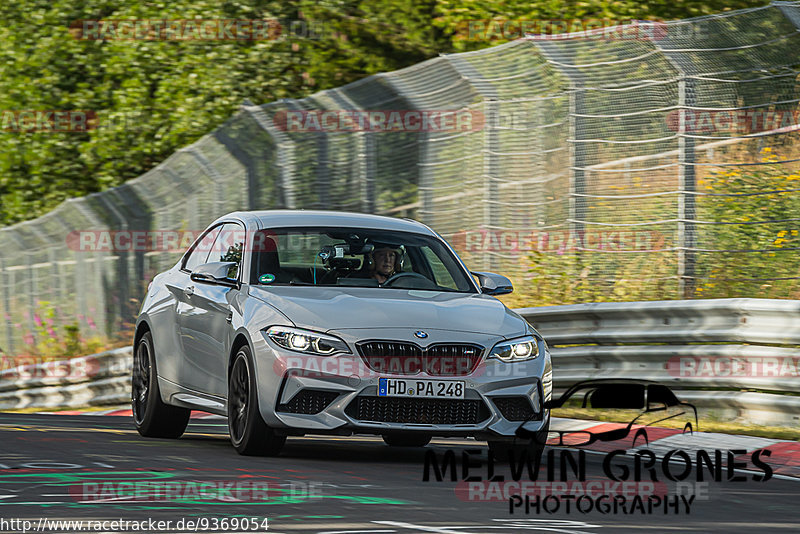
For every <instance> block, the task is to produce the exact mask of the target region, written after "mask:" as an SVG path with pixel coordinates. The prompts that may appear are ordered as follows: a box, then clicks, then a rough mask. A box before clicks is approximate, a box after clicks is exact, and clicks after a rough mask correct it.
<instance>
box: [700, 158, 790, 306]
mask: <svg viewBox="0 0 800 534" xmlns="http://www.w3.org/2000/svg"><path fill="white" fill-rule="evenodd" d="M760 156H761V157H760V162H761V163H764V164H765V165H762V166H758V167H744V168H736V169H730V168H725V170H718V171H715V172H711V173H710V174H709V175H708V176H706V177H705V178H703V179H701V180H699V181H698V189H699V191H702V192H706V193H711V195H710V196H705V197H701V199H700V201H699V202H698V218H699V219H701V220H712V221H726V222H727V223H728V224H722V225H714V226H712V227H711V228H709V229H707V230H706V232H707V233H708V237H707V243H709V244H710V245H711V247H710V248H712V249H714V250H718V251H721V252H717V253H714V254H713V256H712V255H709V257H708V258H701V261H699V262H698V264H699V265H700V266H701V271H700V272H699V273H698V274H699V277H700V278H701V279H703V280H704V282H703V283H702V284H700V285H698V287H697V288H696V290H695V294H696V296H698V297H715V298H719V297H735V296H744V295H747V296H755V295H758V296H761V297H771V298H798V297H800V280H797V277H798V272H797V250H798V248H800V236H798V232H799V231H800V221H798V213H800V196H798V194H797V192H796V191H797V190H798V189H800V171H797V170H794V171H792V170H791V169H790V168H789V167H788V166H787V165H785V164H776V163H774V162H776V161H779V160H781V159H787V157H786V155H785V154H782V155H781V156H778V155H777V154H776V153H775V152H774V151H773V148H771V147H765V148H763V149H762V150H761V153H760ZM701 245H702V244H701ZM743 258H746V261H743Z"/></svg>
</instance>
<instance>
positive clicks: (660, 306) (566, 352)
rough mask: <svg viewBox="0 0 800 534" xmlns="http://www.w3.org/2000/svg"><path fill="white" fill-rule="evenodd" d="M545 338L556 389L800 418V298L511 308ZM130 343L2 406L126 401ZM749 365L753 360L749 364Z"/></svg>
mask: <svg viewBox="0 0 800 534" xmlns="http://www.w3.org/2000/svg"><path fill="white" fill-rule="evenodd" d="M516 311H517V312H519V313H520V314H521V315H522V316H523V317H524V318H525V319H526V320H527V321H528V322H530V323H531V324H532V325H533V326H535V327H536V329H537V330H538V331H539V332H540V333H541V334H542V335H543V336H544V337H545V339H546V340H547V342H548V344H549V345H550V348H551V352H552V354H553V366H554V372H553V378H554V384H555V387H556V389H563V388H566V387H568V386H569V385H571V384H574V383H575V382H579V381H581V380H586V379H589V378H638V379H646V380H656V381H658V382H661V383H664V384H667V385H669V386H670V387H672V388H673V389H675V390H676V392H677V393H678V395H679V397H681V399H683V400H687V401H689V402H692V403H694V404H695V405H696V406H697V407H698V408H699V409H700V410H701V411H706V412H712V413H715V414H718V415H720V416H721V417H723V418H737V419H741V420H750V421H755V422H759V423H762V424H763V423H775V424H789V425H796V424H797V423H798V421H800V348H798V347H797V345H800V301H792V300H769V299H717V300H694V301H653V302H624V303H595V304H577V305H569V306H547V307H541V308H524V309H519V310H516ZM131 361H132V357H131V349H130V348H122V349H117V350H114V351H109V352H105V353H102V354H97V355H94V356H87V357H84V358H77V359H75V360H71V361H70V362H58V363H56V364H53V363H49V364H39V365H36V366H25V367H22V368H16V369H8V370H6V371H4V372H3V373H0V410H12V409H23V408H59V407H79V406H100V405H108V404H126V403H128V402H129V400H130V368H131ZM748 365H749V366H750V367H749V368H748Z"/></svg>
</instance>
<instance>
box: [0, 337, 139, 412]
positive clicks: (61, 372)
mask: <svg viewBox="0 0 800 534" xmlns="http://www.w3.org/2000/svg"><path fill="white" fill-rule="evenodd" d="M132 361H133V357H132V352H131V348H130V347H126V348H121V349H116V350H111V351H108V352H102V353H100V354H95V355H93V356H84V357H81V358H74V359H71V360H64V361H60V362H46V363H38V364H33V365H23V366H19V367H15V368H12V369H6V370H4V371H3V372H2V373H0V410H21V409H25V408H42V409H50V408H73V407H74V408H77V407H83V406H105V405H116V404H126V403H129V402H130V398H131V391H130V390H131V388H130V375H131V364H132Z"/></svg>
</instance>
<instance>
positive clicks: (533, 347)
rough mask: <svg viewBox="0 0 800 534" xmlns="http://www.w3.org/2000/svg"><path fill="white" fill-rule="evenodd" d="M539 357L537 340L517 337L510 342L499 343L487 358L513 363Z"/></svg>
mask: <svg viewBox="0 0 800 534" xmlns="http://www.w3.org/2000/svg"><path fill="white" fill-rule="evenodd" d="M538 355H539V340H538V339H536V338H535V337H534V336H525V337H518V338H517V339H512V340H511V341H501V342H500V343H498V344H497V345H495V346H494V348H493V349H492V352H490V353H489V358H496V359H498V360H500V361H502V362H506V363H514V362H524V361H525V360H532V359H534V358H536V357H537V356H538Z"/></svg>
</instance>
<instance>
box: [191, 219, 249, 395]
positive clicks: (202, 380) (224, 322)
mask: <svg viewBox="0 0 800 534" xmlns="http://www.w3.org/2000/svg"><path fill="white" fill-rule="evenodd" d="M244 236H245V231H244V227H243V226H242V225H240V224H238V223H224V224H223V225H222V227H221V228H220V231H219V233H218V234H217V237H216V239H215V241H214V244H213V245H212V246H211V250H210V252H209V255H208V258H207V260H206V261H207V262H214V261H232V262H235V263H236V264H237V266H236V267H235V268H234V269H232V271H231V272H230V273H229V277H231V278H236V279H240V272H239V271H240V270H241V265H242V252H243V250H244ZM238 292H239V290H238V289H237V288H231V287H227V286H221V285H214V284H205V283H202V282H194V281H192V280H191V279H189V281H188V285H187V286H186V288H184V291H183V295H184V302H183V304H184V305H182V306H180V307H179V310H180V311H179V312H178V314H177V315H178V327H179V330H180V338H181V344H182V346H183V353H184V362H185V364H186V365H185V367H184V369H182V371H181V385H184V386H186V387H189V388H191V389H193V390H195V391H199V392H202V393H206V394H209V395H214V396H218V397H224V396H225V392H226V391H227V356H228V354H227V347H228V346H229V344H230V339H231V336H232V327H231V319H232V317H233V312H232V304H233V302H234V299H235V298H236V296H237V295H238Z"/></svg>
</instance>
